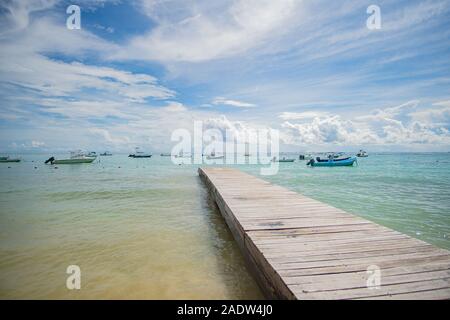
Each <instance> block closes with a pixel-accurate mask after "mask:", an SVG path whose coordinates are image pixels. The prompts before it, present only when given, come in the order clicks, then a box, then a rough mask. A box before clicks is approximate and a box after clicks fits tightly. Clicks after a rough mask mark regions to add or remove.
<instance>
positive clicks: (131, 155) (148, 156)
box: [128, 154, 152, 158]
mask: <svg viewBox="0 0 450 320" xmlns="http://www.w3.org/2000/svg"><path fill="white" fill-rule="evenodd" d="M128 157H129V158H151V157H152V155H151V154H150V155H145V156H137V155H133V154H130V155H129V156H128Z"/></svg>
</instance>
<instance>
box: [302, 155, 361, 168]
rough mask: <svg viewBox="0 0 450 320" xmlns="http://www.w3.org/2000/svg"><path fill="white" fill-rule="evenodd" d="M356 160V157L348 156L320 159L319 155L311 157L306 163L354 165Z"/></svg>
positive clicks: (311, 164) (312, 164)
mask: <svg viewBox="0 0 450 320" xmlns="http://www.w3.org/2000/svg"><path fill="white" fill-rule="evenodd" d="M355 162H356V157H348V158H333V157H330V158H328V159H320V158H319V157H317V158H316V159H311V160H309V161H308V163H307V164H306V165H307V166H311V167H345V166H353V164H354V163H355Z"/></svg>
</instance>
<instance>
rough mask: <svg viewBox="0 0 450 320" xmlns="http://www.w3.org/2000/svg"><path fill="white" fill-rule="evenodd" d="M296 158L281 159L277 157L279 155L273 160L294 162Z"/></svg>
mask: <svg viewBox="0 0 450 320" xmlns="http://www.w3.org/2000/svg"><path fill="white" fill-rule="evenodd" d="M294 161H295V159H292V158H286V157H283V158H281V159H277V157H273V158H272V162H294Z"/></svg>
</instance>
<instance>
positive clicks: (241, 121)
mask: <svg viewBox="0 0 450 320" xmlns="http://www.w3.org/2000/svg"><path fill="white" fill-rule="evenodd" d="M71 4H75V5H78V6H79V7H80V9H81V14H80V17H81V29H68V28H67V26H66V20H67V18H68V17H69V16H70V14H67V13H66V9H67V7H68V6H69V5H71ZM370 5H377V6H378V7H379V8H380V16H381V25H380V28H379V29H369V28H368V27H367V24H366V21H367V19H368V18H369V17H370V16H371V15H372V14H371V12H370V13H367V8H368V7H369V6H370ZM449 40H450V0H447V1H442V0H434V1H414V0H409V1H401V0H397V1H381V0H380V1H379V0H370V1H365V0H361V1H347V0H340V1H324V0H314V1H313V0H277V1H274V0H226V1H225V0H214V1H204V0H203V1H201V0H197V1H193V0H134V1H121V0H111V1H108V0H82V1H58V0H20V1H11V0H3V1H0V151H1V152H9V153H21V152H56V151H68V150H74V149H85V150H97V151H104V150H110V151H113V152H128V151H131V150H133V149H134V148H135V147H136V146H140V147H141V149H145V150H149V151H154V152H159V151H161V152H166V151H170V149H171V147H172V146H173V145H174V144H175V142H173V141H171V134H172V132H173V131H174V130H176V129H180V128H184V129H187V130H190V131H191V130H192V129H193V122H194V121H203V123H204V126H205V127H206V128H215V129H218V130H221V131H224V130H229V131H231V132H234V133H235V134H236V136H238V135H239V133H241V132H245V131H248V130H251V129H267V128H272V129H276V130H279V132H280V138H281V150H284V151H307V150H311V151H320V150H336V151H352V150H359V149H360V148H363V149H366V150H368V151H446V152H447V151H450V132H449V130H450V41H449Z"/></svg>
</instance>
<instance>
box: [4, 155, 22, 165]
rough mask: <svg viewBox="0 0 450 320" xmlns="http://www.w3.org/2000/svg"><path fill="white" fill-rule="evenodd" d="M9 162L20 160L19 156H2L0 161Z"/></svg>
mask: <svg viewBox="0 0 450 320" xmlns="http://www.w3.org/2000/svg"><path fill="white" fill-rule="evenodd" d="M7 162H8V163H9V162H20V159H19V158H11V157H9V156H6V157H0V163H7Z"/></svg>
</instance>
